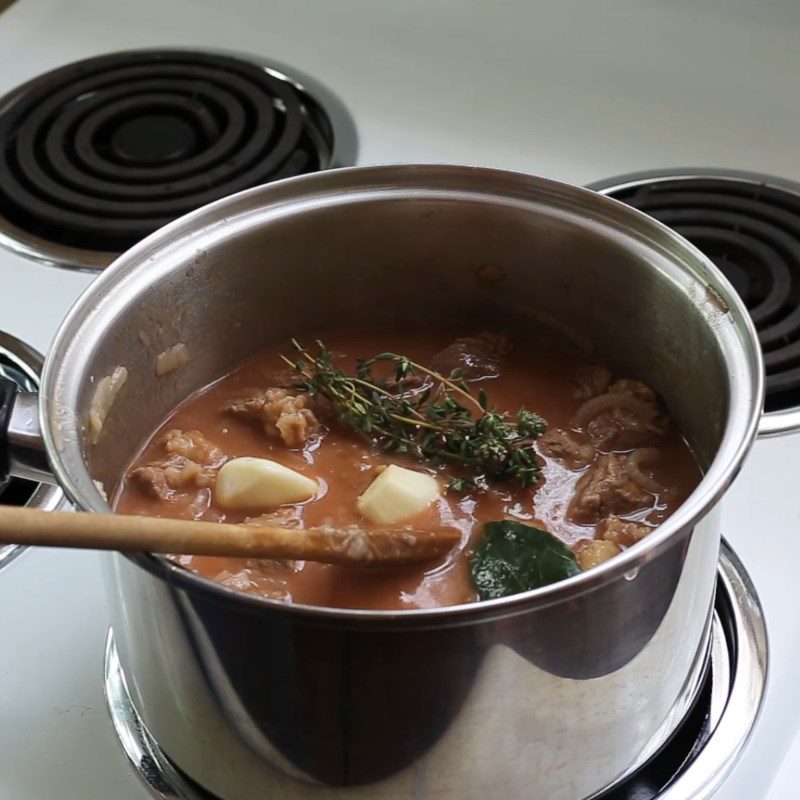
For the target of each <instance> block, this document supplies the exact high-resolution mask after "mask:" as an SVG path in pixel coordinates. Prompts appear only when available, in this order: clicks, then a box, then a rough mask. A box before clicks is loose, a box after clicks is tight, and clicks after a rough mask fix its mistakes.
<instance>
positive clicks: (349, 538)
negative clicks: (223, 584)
mask: <svg viewBox="0 0 800 800" xmlns="http://www.w3.org/2000/svg"><path fill="white" fill-rule="evenodd" d="M459 540H460V533H459V531H458V530H456V529H454V528H436V529H434V530H430V531H418V530H410V529H403V528H380V529H376V530H360V529H358V528H344V529H342V530H337V529H335V528H310V529H307V530H298V529H295V528H282V527H280V526H278V525H260V524H259V525H231V524H227V523H222V522H193V521H192V520H182V519H163V518H159V517H140V516H126V515H121V514H87V513H82V512H71V511H41V510H39V509H34V508H13V507H8V506H6V507H0V544H32V545H39V546H43V547H82V548H88V549H91V550H119V551H122V552H146V553H170V554H173V555H178V554H186V555H201V556H229V557H235V558H275V559H290V560H293V561H294V560H297V561H320V562H322V563H323V564H340V565H343V566H352V567H391V566H399V565H402V564H414V563H417V562H419V561H429V560H431V559H434V558H437V557H439V556H443V555H444V554H445V553H447V552H448V551H449V550H451V549H452V548H453V547H455V546H456V545H457V544H458V542H459Z"/></svg>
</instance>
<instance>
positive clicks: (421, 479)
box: [356, 464, 440, 525]
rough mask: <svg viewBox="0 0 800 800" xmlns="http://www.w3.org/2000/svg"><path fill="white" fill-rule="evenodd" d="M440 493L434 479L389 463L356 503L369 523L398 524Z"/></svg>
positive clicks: (424, 506) (427, 504) (422, 473)
mask: <svg viewBox="0 0 800 800" xmlns="http://www.w3.org/2000/svg"><path fill="white" fill-rule="evenodd" d="M439 494H440V490H439V484H438V483H437V482H436V480H435V478H432V477H431V476H430V475H426V474H425V473H424V472H415V471H414V470H411V469H405V468H404V467H398V466H397V465H396V464H390V465H389V466H388V467H386V469H385V470H383V472H381V473H380V475H378V477H377V478H375V480H374V481H372V483H371V484H370V485H369V486H368V487H367V488H366V490H365V491H364V493H363V494H362V495H361V496H360V497H359V498H358V500H357V501H356V503H357V505H358V510H359V511H360V512H361V513H362V514H363V515H364V516H365V517H366V518H367V519H368V520H371V521H372V522H378V523H381V524H383V525H386V524H391V523H393V522H400V521H402V520H404V519H408V518H409V517H412V516H413V515H414V514H418V513H419V512H420V511H424V510H425V509H426V508H427V507H428V506H429V505H430V504H431V503H432V502H433V501H434V500H435V499H436V498H437V497H438V496H439Z"/></svg>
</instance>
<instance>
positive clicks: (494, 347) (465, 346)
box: [431, 332, 512, 381]
mask: <svg viewBox="0 0 800 800" xmlns="http://www.w3.org/2000/svg"><path fill="white" fill-rule="evenodd" d="M511 349H512V347H511V341H510V339H509V338H508V337H507V336H504V335H503V334H500V333H486V332H484V333H481V334H480V335H478V336H469V337H466V338H463V339H456V340H455V341H454V342H453V343H452V344H449V345H448V346H447V347H445V349H444V350H441V351H440V352H438V353H437V354H436V355H435V356H434V357H433V358H432V359H431V369H433V370H436V371H437V372H439V373H441V374H442V375H444V376H445V377H446V376H448V375H450V373H451V372H453V371H454V370H459V372H460V374H461V377H462V378H464V380H467V381H481V380H484V379H486V378H496V377H497V376H498V375H499V374H500V367H501V366H502V364H503V362H504V361H505V359H506V357H507V356H508V354H509V353H510V352H511Z"/></svg>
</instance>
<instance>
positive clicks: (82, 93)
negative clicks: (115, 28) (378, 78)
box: [0, 50, 334, 269]
mask: <svg viewBox="0 0 800 800" xmlns="http://www.w3.org/2000/svg"><path fill="white" fill-rule="evenodd" d="M333 139H334V136H333V128H332V125H331V121H330V118H329V117H328V115H327V113H326V112H325V111H324V110H323V109H322V107H321V106H320V105H319V104H318V103H317V102H316V101H315V100H314V99H312V97H311V96H310V95H309V94H308V93H307V92H306V90H305V89H303V87H302V86H300V85H299V84H297V83H295V82H293V81H292V80H290V79H289V78H287V77H286V76H285V75H283V74H282V73H280V72H278V71H276V70H273V69H270V68H268V67H264V66H262V65H260V64H258V63H256V62H254V61H247V60H244V59H241V58H234V57H231V56H226V55H215V54H210V53H202V52H181V51H149V50H147V51H132V52H123V53H114V54H111V55H105V56H100V57H97V58H91V59H88V60H85V61H78V62H76V63H73V64H69V65H67V66H65V67H61V68H60V69H56V70H54V71H53V72H48V73H46V74H44V75H41V76H40V77H38V78H35V79H34V80H32V81H30V82H29V83H27V84H25V85H23V86H21V87H19V88H18V89H16V90H15V91H13V92H12V93H11V94H10V95H7V96H6V97H5V98H3V99H2V100H0V243H3V244H5V245H7V246H9V247H10V248H12V249H14V250H16V251H18V252H20V253H22V254H23V255H27V256H30V257H33V258H35V259H37V260H41V261H45V262H47V263H52V264H58V265H61V266H71V267H77V268H84V269H86V268H94V269H99V268H102V267H104V266H107V265H108V263H109V262H110V261H111V260H113V258H114V256H115V255H117V254H119V253H121V252H122V251H123V250H126V249H127V248H128V247H130V246H131V245H133V244H135V243H136V242H138V241H139V240H141V239H143V238H144V237H145V236H147V235H148V234H149V233H151V232H152V231H154V230H156V229H157V228H160V227H161V226H162V225H165V224H166V223H167V222H170V221H171V220H173V219H175V218H176V217H179V216H182V215H183V214H185V213H187V212H189V211H192V210H193V209H195V208H198V207H199V206H202V205H205V204H206V203H209V202H212V201H213V200H218V199H220V198H221V197H225V196H226V195H229V194H233V193H234V192H238V191H240V190H242V189H247V188H249V187H251V186H257V185H259V184H262V183H266V182H267V181H273V180H277V179H280V178H286V177H291V176H295V175H301V174H304V173H308V172H315V171H317V170H321V169H325V168H326V167H328V166H329V165H330V163H331V158H332V151H333V144H334V141H333Z"/></svg>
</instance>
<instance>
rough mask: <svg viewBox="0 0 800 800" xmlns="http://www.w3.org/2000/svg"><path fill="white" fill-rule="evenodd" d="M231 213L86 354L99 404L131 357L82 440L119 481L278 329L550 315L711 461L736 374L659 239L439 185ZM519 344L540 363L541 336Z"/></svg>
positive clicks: (503, 323) (541, 322)
mask: <svg viewBox="0 0 800 800" xmlns="http://www.w3.org/2000/svg"><path fill="white" fill-rule="evenodd" d="M226 225H227V227H220V228H218V229H217V230H214V229H213V226H211V227H210V228H209V227H206V228H205V229H203V230H202V231H200V232H199V233H198V234H197V235H196V236H195V237H194V238H193V239H191V240H188V241H185V242H183V243H182V244H181V245H180V246H176V247H173V248H171V249H168V250H167V251H166V252H165V253H163V254H161V255H160V258H161V261H162V262H163V264H162V268H161V270H160V272H159V273H158V274H159V277H158V278H157V279H156V281H155V282H154V283H152V285H144V284H140V285H138V286H135V285H133V284H132V283H131V282H130V281H128V283H129V284H131V285H126V283H125V282H124V281H122V282H121V284H120V285H119V286H118V287H115V288H114V289H113V290H112V291H114V292H117V293H118V296H119V300H118V305H119V308H118V311H119V312H121V313H118V314H117V317H116V318H115V320H114V324H113V326H112V327H110V328H109V329H108V330H107V331H106V335H105V336H104V337H102V338H101V339H99V340H98V343H97V344H96V345H95V352H93V353H92V354H91V356H90V357H89V358H88V359H87V360H86V362H85V364H86V369H87V371H88V373H89V374H87V375H86V376H85V378H86V379H85V380H84V381H83V383H82V385H83V389H82V397H81V398H80V402H79V408H81V409H84V410H85V411H84V414H87V413H88V408H89V405H90V402H91V397H92V394H93V392H94V387H95V386H96V383H97V381H98V380H99V379H100V378H102V377H103V376H104V375H106V374H109V373H110V372H112V371H113V369H114V368H115V367H116V366H118V365H123V366H125V367H126V368H127V370H128V381H127V384H126V386H125V388H124V390H123V391H122V392H121V393H120V395H119V396H118V398H117V400H116V402H115V404H114V406H113V408H112V410H111V412H110V414H109V417H108V419H107V421H106V424H105V429H104V431H103V435H102V437H101V439H100V442H99V443H98V444H96V445H86V446H85V447H86V454H87V459H88V462H89V464H90V469H91V471H92V474H93V476H94V477H95V478H97V479H99V480H101V481H102V482H103V483H104V484H105V486H106V489H107V490H109V491H110V490H112V488H113V486H115V484H116V482H117V480H118V478H119V476H120V474H121V473H122V472H123V470H124V469H125V466H126V464H127V463H128V461H129V460H130V459H131V457H132V455H133V454H134V452H135V451H136V450H137V449H138V448H139V447H140V445H141V444H142V443H143V441H144V440H145V438H146V437H147V436H148V435H149V434H150V433H151V432H152V431H153V430H154V428H155V427H156V426H157V425H159V424H160V423H161V422H162V420H163V418H164V417H165V416H166V415H167V414H168V413H169V411H170V410H171V409H172V408H174V407H175V406H176V405H177V404H178V403H180V402H181V401H183V400H184V399H185V398H186V397H187V396H188V395H189V394H191V393H192V392H195V391H196V390H198V389H200V388H201V387H203V386H205V385H206V384H208V383H209V382H211V381H213V380H214V379H216V378H217V377H219V376H220V375H222V374H224V373H226V372H228V371H229V370H230V369H231V368H232V367H233V366H235V365H236V364H237V363H239V362H241V361H242V360H244V359H246V358H248V357H250V356H252V355H253V354H255V353H256V352H257V351H258V350H259V349H260V348H261V347H263V346H265V345H266V344H268V343H273V342H275V341H280V340H285V339H288V338H289V337H290V336H298V337H306V338H307V337H308V336H309V335H310V334H318V333H321V332H324V331H325V330H330V329H339V330H341V329H342V328H347V329H353V328H356V329H358V328H363V329H364V330H370V329H375V328H376V327H382V328H389V329H395V330H398V331H402V330H408V329H411V328H416V329H419V328H422V329H425V328H430V327H437V326H445V325H448V326H452V325H453V324H454V323H455V326H457V329H458V330H459V331H463V333H464V334H469V333H472V332H476V331H479V330H481V329H482V328H485V327H494V328H500V329H506V330H509V331H511V332H512V333H514V334H518V335H520V336H523V337H530V335H531V333H532V332H533V331H537V330H539V331H540V330H542V328H543V327H544V328H546V329H549V330H551V331H554V332H555V334H556V336H557V337H558V338H561V339H562V340H563V341H564V343H565V345H566V346H572V347H575V346H577V347H581V348H585V349H586V350H587V351H591V352H593V353H596V357H597V360H598V361H600V362H605V363H608V364H609V365H611V366H612V367H613V368H615V369H616V370H617V372H618V373H619V374H624V375H630V376H632V377H639V378H642V379H644V380H645V381H647V382H649V383H650V384H651V385H653V386H654V387H655V388H656V389H657V390H658V391H659V392H660V393H661V394H662V396H663V397H664V398H665V399H666V402H667V405H668V407H669V409H670V412H671V413H672V414H673V416H675V417H676V418H677V420H678V422H679V424H680V425H681V427H682V429H683V431H684V432H685V434H686V436H687V438H688V439H689V441H690V443H691V444H692V446H693V447H694V449H695V451H696V453H697V455H698V458H699V460H700V462H701V464H702V465H703V466H707V465H708V463H709V462H710V460H711V458H712V457H713V454H714V452H715V449H716V447H717V444H718V442H719V439H720V437H721V433H722V430H723V427H724V421H725V414H726V409H727V401H728V397H727V385H728V381H727V380H726V375H725V367H724V363H723V359H722V356H721V353H720V351H719V346H718V344H717V342H716V340H715V337H714V325H713V324H712V321H710V320H709V311H708V307H710V304H709V303H708V301H707V298H706V297H705V293H704V291H703V290H702V289H701V288H700V284H698V283H696V282H692V281H691V279H689V278H688V277H687V276H686V274H685V273H683V274H682V273H681V272H680V271H679V270H677V269H676V268H675V266H674V262H675V257H674V255H673V256H669V257H668V256H667V254H666V252H665V251H663V250H662V249H661V246H660V245H659V244H658V243H656V242H652V241H647V240H645V239H643V238H641V237H637V236H635V235H627V234H622V233H620V232H619V231H618V230H614V229H613V228H612V227H611V226H610V225H609V224H608V223H607V221H606V220H605V219H603V218H602V217H601V216H598V217H594V218H587V216H586V215H585V214H584V213H580V210H573V209H571V208H559V207H556V206H550V205H546V204H542V205H535V204H532V203H530V202H526V203H522V202H517V201H516V200H514V199H507V200H506V201H505V202H503V203H499V202H498V201H497V198H494V197H493V198H491V200H488V199H483V198H481V197H480V196H475V197H470V198H465V199H461V200H459V202H454V201H453V200H452V199H451V198H449V197H447V196H446V195H441V196H440V195H437V194H436V193H431V194H430V196H428V195H424V194H423V195H422V196H419V197H408V196H401V197H398V198H396V199H394V198H392V197H391V196H390V195H385V196H384V197H382V198H379V199H375V198H370V200H369V202H368V203H367V202H365V201H364V200H363V198H360V197H359V196H358V195H356V196H354V197H353V198H352V199H347V200H343V199H338V200H337V203H336V204H333V203H331V202H319V203H316V204H309V206H308V207H307V208H304V209H302V210H301V211H300V213H298V211H297V209H293V210H292V213H290V214H288V213H275V214H271V215H261V216H257V215H255V214H242V215H241V217H240V218H238V219H236V220H234V221H231V220H226ZM220 231H222V233H220ZM123 306H124V307H123ZM177 343H184V344H185V345H186V346H187V347H188V351H189V362H188V364H187V365H186V366H185V367H183V368H182V369H181V370H179V371H176V372H172V373H169V374H167V375H165V376H162V377H157V376H156V374H155V369H154V365H155V360H156V357H157V355H158V354H159V353H160V352H162V351H163V350H165V349H166V348H168V347H171V346H173V345H175V344H177ZM364 352H365V354H367V353H369V342H368V341H367V340H365V342H364ZM523 352H525V353H526V356H525V357H529V358H530V359H531V361H532V363H533V365H534V366H535V361H536V349H535V345H533V344H532V345H531V346H530V347H528V348H527V350H523ZM528 353H529V355H527V354H528ZM518 357H519V356H518ZM532 404H533V405H535V399H534V401H533V402H532Z"/></svg>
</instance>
